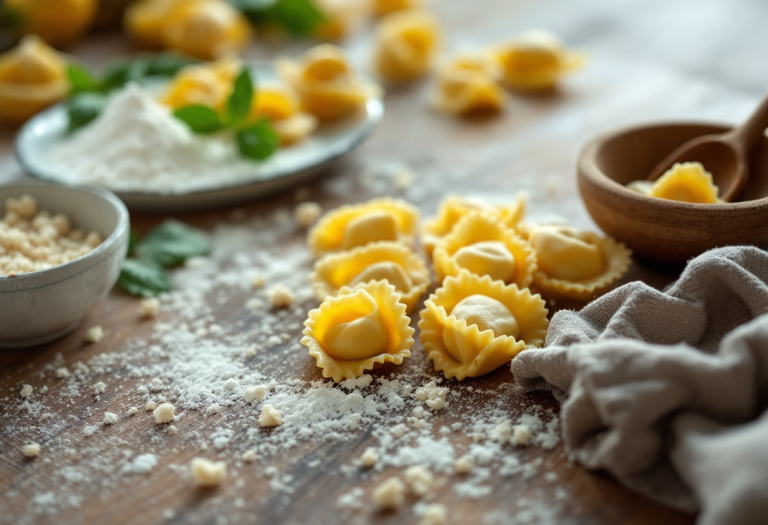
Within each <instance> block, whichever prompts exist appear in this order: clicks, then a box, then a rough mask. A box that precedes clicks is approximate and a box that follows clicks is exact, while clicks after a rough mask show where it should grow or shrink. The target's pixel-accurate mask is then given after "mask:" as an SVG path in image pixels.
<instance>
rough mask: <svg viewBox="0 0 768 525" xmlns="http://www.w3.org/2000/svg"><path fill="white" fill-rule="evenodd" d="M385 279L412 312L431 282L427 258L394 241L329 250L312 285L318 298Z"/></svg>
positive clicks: (319, 262)
mask: <svg viewBox="0 0 768 525" xmlns="http://www.w3.org/2000/svg"><path fill="white" fill-rule="evenodd" d="M372 280H373V281H382V280H385V281H387V282H389V284H391V285H393V286H394V287H395V290H396V291H397V293H399V294H400V296H401V297H400V301H401V302H402V303H404V304H405V305H406V307H407V310H406V313H410V312H411V310H413V308H414V306H416V303H417V302H418V300H419V298H420V297H421V295H422V294H423V293H424V292H425V291H426V290H427V288H428V287H429V284H430V276H429V270H428V269H427V267H426V264H425V263H424V261H423V260H422V259H421V258H420V257H419V256H417V255H416V254H415V253H413V251H411V249H410V248H408V247H407V246H404V245H402V244H398V243H395V242H377V243H373V244H368V245H367V246H360V247H358V248H355V249H353V250H350V251H346V252H341V253H333V254H328V255H326V256H325V257H323V258H322V259H320V260H319V261H318V262H317V263H315V268H314V271H313V272H312V289H313V290H314V292H315V296H316V297H317V298H318V300H320V301H322V300H324V299H325V298H326V297H327V296H329V295H330V296H335V295H336V294H337V293H338V292H339V289H341V288H343V287H344V286H348V287H350V288H354V287H358V286H361V285H364V284H366V283H368V282H370V281H372Z"/></svg>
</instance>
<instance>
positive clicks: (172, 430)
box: [168, 425, 179, 436]
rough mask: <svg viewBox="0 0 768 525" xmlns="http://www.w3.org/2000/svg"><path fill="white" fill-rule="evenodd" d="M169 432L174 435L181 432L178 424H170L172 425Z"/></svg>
mask: <svg viewBox="0 0 768 525" xmlns="http://www.w3.org/2000/svg"><path fill="white" fill-rule="evenodd" d="M168 433H169V434H170V435H172V436H175V435H176V434H178V433H179V429H178V428H176V426H175V425H170V426H169V427H168Z"/></svg>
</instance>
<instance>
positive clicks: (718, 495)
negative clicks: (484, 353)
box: [512, 247, 768, 525]
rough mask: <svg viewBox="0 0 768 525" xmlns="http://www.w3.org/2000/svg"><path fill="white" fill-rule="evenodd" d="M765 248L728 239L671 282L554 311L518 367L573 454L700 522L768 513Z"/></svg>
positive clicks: (761, 520)
mask: <svg viewBox="0 0 768 525" xmlns="http://www.w3.org/2000/svg"><path fill="white" fill-rule="evenodd" d="M766 312H768V254H767V253H766V252H764V251H762V250H760V249H758V248H754V247H730V248H720V249H716V250H712V251H710V252H707V253H705V254H703V255H701V256H699V257H697V258H696V259H693V260H692V261H691V262H689V264H688V266H687V267H686V269H685V270H684V271H683V273H682V275H681V276H680V278H679V279H678V281H677V282H676V283H674V284H673V285H671V286H670V287H668V288H667V289H666V290H664V291H663V292H661V291H658V290H655V289H653V288H651V287H649V286H647V285H646V284H644V283H640V282H634V283H629V284H627V285H624V286H622V287H620V288H617V289H616V290H614V291H613V292H611V293H609V294H607V295H605V296H603V297H601V298H599V299H597V300H596V301H594V302H593V303H591V304H589V305H588V306H586V307H585V308H584V309H583V310H581V311H580V312H573V311H560V312H557V313H556V314H555V315H554V316H553V318H552V322H551V323H550V326H549V332H548V334H547V340H546V345H545V347H544V348H542V349H538V350H529V351H525V352H522V353H521V354H519V355H518V356H517V357H516V358H515V359H514V360H513V361H512V373H513V374H514V376H515V378H516V380H517V382H518V383H519V384H520V385H521V386H522V387H523V388H525V389H526V390H550V391H552V392H553V394H554V395H555V397H557V398H558V400H560V401H561V403H562V407H561V417H562V423H563V438H564V441H565V444H566V447H567V448H568V450H569V452H571V453H572V454H573V455H574V456H575V457H576V458H577V460H578V461H579V462H581V463H582V464H583V465H584V466H586V467H587V468H590V469H605V470H607V471H608V472H610V473H611V474H613V475H614V476H615V477H616V478H617V479H619V480H620V481H621V482H622V483H623V484H625V485H626V486H628V487H630V488H632V489H634V490H636V491H638V492H641V493H643V494H645V495H646V496H648V497H650V498H652V499H655V500H657V501H659V502H662V503H665V504H667V505H670V506H673V507H676V508H679V509H682V510H685V511H689V512H695V511H697V510H698V511H700V514H699V518H698V522H699V523H700V524H702V525H714V524H718V525H719V524H740V525H750V524H765V523H768V411H766V408H768V315H763V314H766Z"/></svg>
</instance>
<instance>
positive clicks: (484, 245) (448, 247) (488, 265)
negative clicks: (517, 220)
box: [432, 210, 537, 288]
mask: <svg viewBox="0 0 768 525" xmlns="http://www.w3.org/2000/svg"><path fill="white" fill-rule="evenodd" d="M432 255H433V258H434V262H435V273H436V274H437V278H438V280H439V281H442V280H443V279H445V277H447V276H456V275H458V274H459V273H460V272H461V271H462V270H468V271H469V272H470V273H474V274H477V275H480V276H482V275H488V276H489V277H491V279H492V280H500V281H502V282H504V283H505V284H515V285H517V286H518V287H519V288H525V287H527V286H529V285H530V284H531V283H532V282H533V274H534V272H535V271H536V267H537V263H536V254H535V253H534V251H533V248H531V246H530V245H529V244H528V242H527V241H526V240H524V239H523V238H521V237H520V236H519V235H517V234H516V233H515V232H514V231H513V230H511V229H509V228H507V227H505V226H504V224H503V223H502V222H501V220H500V218H499V216H498V215H495V214H492V213H491V214H489V213H486V212H483V211H477V210H474V211H470V212H469V213H467V214H466V215H465V216H464V217H462V218H461V219H460V220H459V222H458V223H456V225H455V226H454V227H453V230H452V231H451V233H449V234H448V235H446V236H445V237H443V238H442V239H441V240H440V241H439V242H438V243H437V246H436V247H435V249H434V251H433V253H432Z"/></svg>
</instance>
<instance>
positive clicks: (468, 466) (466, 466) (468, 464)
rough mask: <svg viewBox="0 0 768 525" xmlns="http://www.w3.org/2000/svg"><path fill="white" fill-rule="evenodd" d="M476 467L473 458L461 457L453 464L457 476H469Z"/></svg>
mask: <svg viewBox="0 0 768 525" xmlns="http://www.w3.org/2000/svg"><path fill="white" fill-rule="evenodd" d="M474 466H475V462H474V461H473V460H472V457H471V456H461V457H460V458H459V459H457V460H456V462H455V463H454V464H453V468H454V469H455V470H456V473H457V474H467V473H468V472H470V471H471V470H472V467H474Z"/></svg>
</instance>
